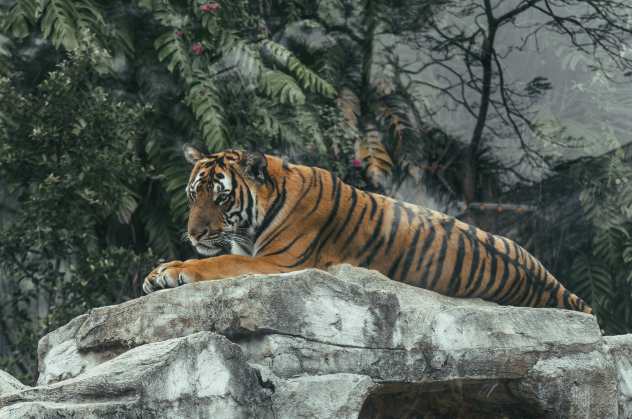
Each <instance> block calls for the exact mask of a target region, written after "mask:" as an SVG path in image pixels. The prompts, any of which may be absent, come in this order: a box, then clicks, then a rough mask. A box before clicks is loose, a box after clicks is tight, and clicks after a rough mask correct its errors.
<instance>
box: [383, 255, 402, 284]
mask: <svg viewBox="0 0 632 419" xmlns="http://www.w3.org/2000/svg"><path fill="white" fill-rule="evenodd" d="M403 256H404V254H403V253H400V254H399V256H398V257H397V259H395V262H393V264H392V265H391V268H390V269H389V270H388V274H386V276H388V277H389V278H391V279H394V278H395V273H396V272H397V268H398V267H399V262H400V261H401V260H402V257H403Z"/></svg>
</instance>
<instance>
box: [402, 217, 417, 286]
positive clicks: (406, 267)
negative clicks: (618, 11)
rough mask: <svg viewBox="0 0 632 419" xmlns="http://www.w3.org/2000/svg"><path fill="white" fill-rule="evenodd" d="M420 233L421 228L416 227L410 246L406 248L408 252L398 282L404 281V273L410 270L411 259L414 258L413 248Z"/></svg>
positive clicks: (415, 247) (415, 248) (406, 273)
mask: <svg viewBox="0 0 632 419" xmlns="http://www.w3.org/2000/svg"><path fill="white" fill-rule="evenodd" d="M420 234H421V229H418V230H417V232H416V233H415V237H414V238H413V242H412V243H411V244H410V248H409V249H408V254H407V255H406V261H405V262H404V268H403V269H402V273H401V274H400V276H399V277H400V279H399V282H404V281H405V280H406V275H408V271H409V270H410V265H412V263H413V260H414V259H415V250H417V242H418V241H419V235H420Z"/></svg>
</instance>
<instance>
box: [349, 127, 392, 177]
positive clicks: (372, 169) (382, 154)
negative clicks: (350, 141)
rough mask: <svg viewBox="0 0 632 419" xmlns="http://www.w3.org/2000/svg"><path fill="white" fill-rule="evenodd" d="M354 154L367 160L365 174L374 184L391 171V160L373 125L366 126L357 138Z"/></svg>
mask: <svg viewBox="0 0 632 419" xmlns="http://www.w3.org/2000/svg"><path fill="white" fill-rule="evenodd" d="M356 156H357V159H359V160H364V161H366V162H367V169H366V171H367V175H368V176H369V178H370V179H371V182H372V183H373V185H375V186H377V185H378V184H379V180H380V179H383V178H384V177H385V176H386V173H391V166H392V165H393V162H392V160H391V157H390V156H389V155H388V153H387V152H386V149H385V148H384V145H383V144H382V139H381V137H380V133H379V132H378V131H377V130H376V129H375V128H373V127H368V129H366V130H365V131H364V135H363V136H362V137H361V138H360V139H359V140H358V144H357V153H356Z"/></svg>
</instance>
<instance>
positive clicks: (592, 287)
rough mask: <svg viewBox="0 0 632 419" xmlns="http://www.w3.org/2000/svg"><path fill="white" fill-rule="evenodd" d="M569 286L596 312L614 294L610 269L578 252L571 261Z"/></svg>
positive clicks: (605, 305)
mask: <svg viewBox="0 0 632 419" xmlns="http://www.w3.org/2000/svg"><path fill="white" fill-rule="evenodd" d="M569 287H570V288H571V289H572V290H573V292H574V293H575V294H576V295H578V296H579V297H581V298H582V299H583V300H584V301H586V303H587V304H588V305H589V306H591V307H592V308H593V310H595V311H596V312H597V313H598V314H599V312H600V311H603V310H606V309H607V308H608V305H609V301H610V300H611V299H612V297H613V295H614V290H613V287H612V278H611V276H610V271H609V270H608V268H607V267H606V266H604V265H603V264H602V263H600V262H598V261H596V260H592V259H589V258H588V257H587V256H586V255H585V254H579V255H578V256H576V257H575V260H574V261H573V266H572V267H571V277H570V280H569Z"/></svg>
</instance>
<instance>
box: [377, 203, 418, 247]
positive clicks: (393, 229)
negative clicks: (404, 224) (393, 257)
mask: <svg viewBox="0 0 632 419" xmlns="http://www.w3.org/2000/svg"><path fill="white" fill-rule="evenodd" d="M401 216H402V210H401V209H400V208H399V205H395V209H394V212H393V221H392V222H391V232H390V234H389V236H388V242H387V243H386V250H385V251H384V253H385V254H387V255H388V252H390V251H391V246H392V245H393V242H394V241H395V236H396V235H397V227H398V226H399V220H400V218H401ZM417 233H419V230H418V231H417Z"/></svg>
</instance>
